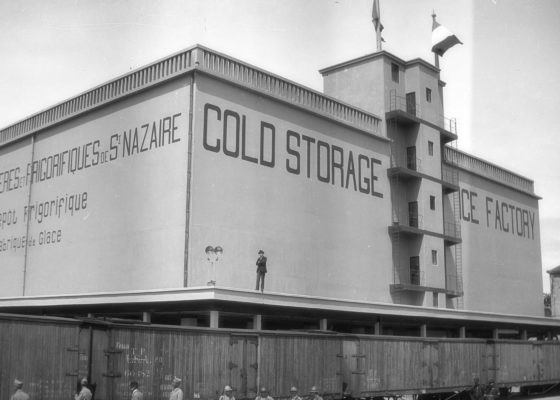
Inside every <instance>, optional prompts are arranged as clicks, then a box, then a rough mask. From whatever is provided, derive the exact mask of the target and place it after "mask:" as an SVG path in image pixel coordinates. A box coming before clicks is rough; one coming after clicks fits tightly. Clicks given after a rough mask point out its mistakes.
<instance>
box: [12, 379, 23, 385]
mask: <svg viewBox="0 0 560 400" xmlns="http://www.w3.org/2000/svg"><path fill="white" fill-rule="evenodd" d="M14 385H16V386H21V385H23V382H22V381H20V380H19V379H17V378H16V379H14Z"/></svg>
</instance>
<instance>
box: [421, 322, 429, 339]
mask: <svg viewBox="0 0 560 400" xmlns="http://www.w3.org/2000/svg"><path fill="white" fill-rule="evenodd" d="M420 336H421V337H428V325H427V324H422V325H420Z"/></svg>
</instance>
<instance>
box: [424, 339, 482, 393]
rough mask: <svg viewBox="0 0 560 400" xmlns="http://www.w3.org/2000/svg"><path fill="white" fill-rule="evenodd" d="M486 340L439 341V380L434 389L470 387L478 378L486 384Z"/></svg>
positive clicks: (434, 384) (434, 383)
mask: <svg viewBox="0 0 560 400" xmlns="http://www.w3.org/2000/svg"><path fill="white" fill-rule="evenodd" d="M486 351H487V345H486V340H472V341H469V340H466V339H465V340H459V341H458V340H440V342H439V359H438V363H439V366H440V367H439V379H438V381H436V382H433V386H432V387H434V388H440V387H463V386H471V385H472V383H473V379H474V378H475V377H478V378H479V379H480V381H481V382H488V363H487V361H488V358H487V354H486Z"/></svg>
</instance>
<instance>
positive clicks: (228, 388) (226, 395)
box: [220, 385, 235, 400]
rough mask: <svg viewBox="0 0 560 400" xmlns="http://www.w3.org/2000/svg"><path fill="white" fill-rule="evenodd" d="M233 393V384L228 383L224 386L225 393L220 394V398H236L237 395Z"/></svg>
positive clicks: (222, 399)
mask: <svg viewBox="0 0 560 400" xmlns="http://www.w3.org/2000/svg"><path fill="white" fill-rule="evenodd" d="M232 393H233V389H232V388H231V386H230V385H226V387H225V388H224V394H222V395H221V396H220V400H235V397H234V396H233V394H232Z"/></svg>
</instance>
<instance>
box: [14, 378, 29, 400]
mask: <svg viewBox="0 0 560 400" xmlns="http://www.w3.org/2000/svg"><path fill="white" fill-rule="evenodd" d="M14 386H15V387H16V391H15V392H14V394H13V395H12V397H10V400H29V395H28V394H27V393H25V392H24V391H23V390H22V388H23V382H22V381H20V380H19V379H14Z"/></svg>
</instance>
